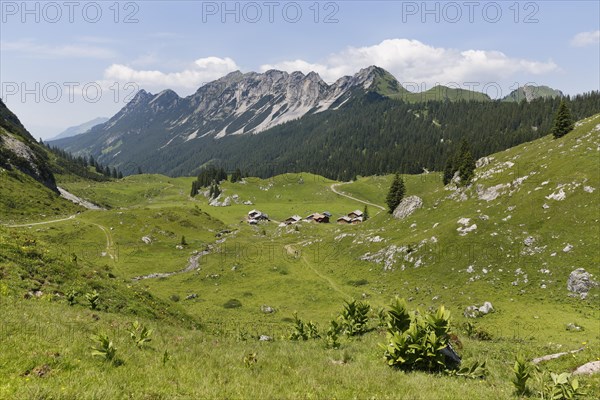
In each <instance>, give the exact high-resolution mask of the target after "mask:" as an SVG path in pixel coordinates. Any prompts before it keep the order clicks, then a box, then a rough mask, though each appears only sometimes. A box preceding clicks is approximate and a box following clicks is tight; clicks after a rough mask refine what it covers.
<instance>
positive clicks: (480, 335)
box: [463, 321, 492, 340]
mask: <svg viewBox="0 0 600 400" xmlns="http://www.w3.org/2000/svg"><path fill="white" fill-rule="evenodd" d="M463 328H464V330H465V333H466V335H467V336H468V337H469V338H470V339H474V340H492V335H491V334H490V333H489V332H488V331H486V330H484V329H483V328H480V327H478V326H477V325H476V324H474V323H473V322H471V321H467V322H465V323H464V324H463Z"/></svg>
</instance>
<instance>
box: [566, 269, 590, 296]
mask: <svg viewBox="0 0 600 400" xmlns="http://www.w3.org/2000/svg"><path fill="white" fill-rule="evenodd" d="M597 285H598V282H595V281H593V280H592V276H591V275H590V273H589V272H586V271H585V269H584V268H577V269H576V270H575V271H573V272H571V274H570V275H569V280H568V281H567V289H568V290H569V292H573V293H574V294H578V295H579V297H581V298H582V299H585V298H586V297H587V294H588V292H589V291H590V289H591V288H593V287H594V286H597Z"/></svg>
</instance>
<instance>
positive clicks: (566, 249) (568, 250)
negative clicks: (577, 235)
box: [563, 244, 573, 253]
mask: <svg viewBox="0 0 600 400" xmlns="http://www.w3.org/2000/svg"><path fill="white" fill-rule="evenodd" d="M571 250H573V245H572V244H567V245H566V246H565V248H564V249H563V251H564V252H565V253H568V252H570V251H571Z"/></svg>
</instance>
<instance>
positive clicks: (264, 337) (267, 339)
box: [258, 335, 273, 342]
mask: <svg viewBox="0 0 600 400" xmlns="http://www.w3.org/2000/svg"><path fill="white" fill-rule="evenodd" d="M258 340H259V341H261V342H272V341H273V337H272V336H268V335H260V338H258Z"/></svg>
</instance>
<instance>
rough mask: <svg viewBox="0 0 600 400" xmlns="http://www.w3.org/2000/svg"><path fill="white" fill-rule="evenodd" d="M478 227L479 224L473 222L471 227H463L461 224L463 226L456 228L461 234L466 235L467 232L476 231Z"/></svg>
mask: <svg viewBox="0 0 600 400" xmlns="http://www.w3.org/2000/svg"><path fill="white" fill-rule="evenodd" d="M476 229H477V224H473V225H471V226H469V227H463V226H461V227H458V228H456V230H457V231H458V234H459V235H460V236H465V235H466V234H467V233H469V232H472V231H474V230H476Z"/></svg>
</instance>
